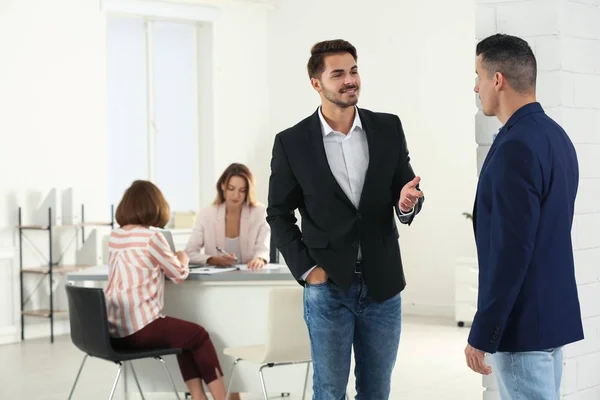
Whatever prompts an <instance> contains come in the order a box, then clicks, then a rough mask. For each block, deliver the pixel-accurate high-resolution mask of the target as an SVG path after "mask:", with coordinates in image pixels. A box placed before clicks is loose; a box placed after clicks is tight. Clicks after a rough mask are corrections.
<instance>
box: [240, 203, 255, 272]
mask: <svg viewBox="0 0 600 400" xmlns="http://www.w3.org/2000/svg"><path fill="white" fill-rule="evenodd" d="M249 220H250V207H248V205H247V204H244V207H243V208H242V215H241V217H240V252H241V253H242V260H245V259H248V260H249V259H250V258H251V256H252V251H251V249H249V248H248V246H249V245H250V243H249V242H248V241H249V238H250V235H249V233H250V232H249V230H250V224H249V222H250V221H249ZM242 260H238V262H239V263H241V262H242Z"/></svg>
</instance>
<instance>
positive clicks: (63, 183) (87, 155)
mask: <svg viewBox="0 0 600 400" xmlns="http://www.w3.org/2000/svg"><path fill="white" fill-rule="evenodd" d="M173 3H176V2H173ZM179 3H188V4H208V5H216V6H218V7H219V9H220V12H219V16H218V19H217V21H215V22H214V24H213V25H212V27H211V26H207V27H205V28H202V30H201V38H200V42H201V43H205V44H206V43H209V42H210V41H211V40H213V39H214V43H213V48H212V49H211V52H210V53H208V54H207V53H206V52H201V55H202V57H206V58H207V59H210V60H211V62H212V63H213V64H212V67H203V70H202V75H203V76H208V77H214V80H211V81H209V82H206V83H205V84H206V85H211V86H213V93H216V92H218V94H215V95H214V97H212V98H203V99H201V107H204V108H210V109H211V118H210V121H208V122H207V121H200V124H201V129H203V130H204V132H207V135H206V137H204V138H203V140H202V145H204V146H205V147H204V148H203V149H202V151H201V153H202V157H201V159H200V164H201V166H202V168H203V171H204V172H203V173H202V177H203V179H204V180H205V181H209V184H208V188H209V189H208V190H206V191H204V192H202V193H201V199H202V200H204V201H205V202H208V201H211V200H212V199H213V198H214V190H213V186H214V184H213V182H214V181H215V180H216V178H217V176H218V175H219V174H220V173H221V171H222V170H223V169H224V168H225V167H226V166H227V165H228V164H229V163H231V162H234V161H240V162H244V163H247V164H248V165H249V166H250V167H251V168H252V169H253V170H254V171H256V173H257V176H258V179H259V198H260V199H261V200H262V201H264V202H266V180H267V179H268V165H269V160H268V157H269V154H268V153H269V151H270V150H268V151H267V154H264V151H265V150H264V146H265V143H264V141H263V140H262V139H263V138H264V136H265V135H267V136H270V134H269V129H268V118H269V117H268V97H267V94H268V93H267V81H266V13H267V8H266V7H265V6H264V5H262V4H260V3H256V4H255V3H254V2H235V1H228V2H211V1H181V2H179ZM100 4H101V2H99V1H98V0H55V1H52V2H48V1H40V0H38V1H35V0H21V1H12V2H8V3H6V2H3V3H2V6H0V49H2V50H3V53H2V59H3V60H4V61H3V62H1V63H0V88H1V90H0V110H2V112H1V114H2V118H0V135H1V136H0V137H1V139H2V146H0V168H1V169H0V170H2V171H3V174H2V178H0V179H1V180H0V204H2V210H1V211H0V248H3V247H7V248H12V247H14V246H15V245H16V244H17V242H16V240H17V239H16V230H15V226H16V223H17V217H16V211H17V206H18V205H17V204H21V205H23V206H27V207H28V210H29V209H33V208H34V207H35V206H37V205H39V203H40V201H41V200H42V199H43V197H45V196H46V195H47V194H48V191H49V190H50V189H51V188H53V187H58V188H67V187H71V186H72V187H74V188H75V189H76V190H77V193H78V196H79V197H80V198H81V199H82V201H84V202H85V203H86V219H87V220H90V219H91V218H94V219H97V220H105V219H106V218H108V215H107V207H108V181H107V180H108V164H107V163H108V153H107V133H106V37H105V36H106V35H105V33H106V32H105V22H106V21H105V15H104V13H103V12H102V9H101V6H100ZM163 4H164V2H163ZM7 60H8V62H7ZM202 61H204V60H202ZM201 112H204V110H202V111H201ZM213 129H214V130H213ZM268 141H270V139H269V140H268ZM269 146H270V144H269ZM26 222H31V218H29V215H28V214H26ZM37 222H38V223H39V222H41V221H37ZM43 240H44V237H40V238H39V240H38V243H39V245H40V246H44V247H41V249H42V250H43V249H45V244H44V243H45V242H44V241H43ZM34 241H35V240H34ZM17 268H18V265H17V264H16V263H13V266H12V269H9V268H8V267H6V268H5V267H3V268H2V269H0V280H2V279H7V280H8V279H10V280H11V282H12V285H13V286H12V289H13V290H14V291H17V292H18V279H15V276H17V275H15V271H16V270H17ZM41 292H42V293H43V290H42V291H41ZM18 309H19V305H18V301H16V299H15V300H13V301H9V300H7V299H6V298H5V297H3V298H2V299H1V300H0V336H1V335H2V334H3V332H5V333H6V332H11V337H13V339H14V337H15V332H17V333H18V331H17V330H16V329H17V327H18V325H19V321H18V318H19V317H18V313H16V311H18ZM35 322H36V321H33V322H30V323H28V324H27V327H29V326H30V325H31V324H34V325H35ZM39 322H40V324H37V325H38V327H37V328H36V327H33V328H29V329H27V328H26V333H29V332H32V333H35V332H39V333H40V334H47V333H48V328H47V321H39ZM38 328H39V329H38ZM16 336H18V335H16ZM27 336H30V335H29V334H28V335H27ZM0 340H4V341H6V340H7V338H0Z"/></svg>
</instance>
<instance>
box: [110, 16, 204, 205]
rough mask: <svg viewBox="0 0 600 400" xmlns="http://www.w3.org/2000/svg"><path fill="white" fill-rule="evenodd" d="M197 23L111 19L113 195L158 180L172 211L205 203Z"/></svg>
mask: <svg viewBox="0 0 600 400" xmlns="http://www.w3.org/2000/svg"><path fill="white" fill-rule="evenodd" d="M197 42H198V25H197V24H196V23H194V22H179V21H177V22H172V21H163V20H161V21H158V20H152V19H150V18H142V17H116V16H114V17H113V16H111V17H109V18H108V21H107V59H108V64H107V74H108V136H109V185H110V200H111V203H113V204H115V205H116V204H118V202H119V200H120V199H121V196H122V195H123V192H124V190H125V189H126V188H127V187H128V186H129V185H130V184H131V182H132V181H134V180H135V179H147V180H150V181H152V182H154V183H155V184H156V185H158V187H159V188H160V189H161V190H162V191H163V193H164V194H165V197H166V198H167V201H168V202H169V204H170V206H171V210H172V211H196V210H197V209H198V206H199V190H200V186H201V185H200V180H199V175H200V173H199V171H200V169H199V165H198V160H199V154H200V140H199V129H198V125H199V120H200V118H199V116H200V112H199V103H198V97H199V96H198V87H199V85H198V71H199V68H198V65H197V64H198V51H197V48H198V46H197Z"/></svg>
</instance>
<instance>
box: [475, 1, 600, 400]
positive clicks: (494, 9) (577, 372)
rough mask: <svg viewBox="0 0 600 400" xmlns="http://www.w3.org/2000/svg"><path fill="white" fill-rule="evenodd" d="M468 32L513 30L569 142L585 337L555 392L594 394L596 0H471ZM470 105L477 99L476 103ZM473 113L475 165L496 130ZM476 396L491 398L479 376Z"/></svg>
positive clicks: (598, 373)
mask: <svg viewBox="0 0 600 400" xmlns="http://www.w3.org/2000/svg"><path fill="white" fill-rule="evenodd" d="M476 3H477V10H476V17H477V27H476V36H477V39H478V40H480V39H482V38H484V37H486V36H488V35H491V34H493V33H496V32H502V33H509V34H513V35H517V36H520V37H522V38H524V39H525V40H527V41H528V42H529V43H530V45H531V46H532V48H533V50H534V52H535V54H536V57H537V60H538V68H539V72H538V77H539V78H538V100H539V101H540V102H541V103H542V106H543V107H544V108H545V109H546V111H547V113H548V114H549V115H550V116H552V117H553V118H555V119H556V120H557V122H559V123H560V124H561V125H562V126H563V128H565V130H566V131H567V133H568V134H569V136H570V137H571V139H572V140H573V142H574V143H575V146H576V149H577V154H578V157H579V168H580V182H579V193H578V197H577V202H576V207H575V213H576V216H575V221H574V223H573V232H572V236H573V242H574V246H575V255H574V256H575V267H576V277H577V284H578V288H579V300H580V302H581V311H582V316H583V319H584V321H583V326H584V331H585V340H583V341H581V342H579V343H575V344H572V345H569V346H567V347H566V348H565V353H564V355H565V360H564V372H563V381H562V399H563V400H599V399H600V0H477V1H476ZM478 107H480V106H479V105H478ZM497 126H498V125H495V123H494V122H493V121H492V120H491V119H488V118H486V117H483V116H482V115H481V113H478V114H477V115H476V116H475V127H476V140H477V143H478V144H479V146H478V149H477V160H478V168H481V163H482V162H483V158H484V157H485V154H487V151H488V149H489V145H490V141H491V137H492V135H493V134H494V133H496V132H497ZM483 386H484V388H485V391H484V392H483V399H485V400H495V399H497V398H498V397H497V389H496V385H495V382H494V380H493V377H492V378H490V377H484V379H483Z"/></svg>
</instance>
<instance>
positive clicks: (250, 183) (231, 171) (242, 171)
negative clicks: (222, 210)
mask: <svg viewBox="0 0 600 400" xmlns="http://www.w3.org/2000/svg"><path fill="white" fill-rule="evenodd" d="M234 176H239V177H240V178H242V179H243V180H245V181H246V186H247V189H246V204H247V205H249V206H250V207H254V206H255V205H257V204H258V202H257V201H256V189H255V184H254V175H252V172H251V171H250V168H248V167H246V166H245V165H244V164H239V163H233V164H231V165H229V166H228V167H227V168H225V171H223V173H222V174H221V177H220V178H219V180H218V181H217V197H216V198H215V201H213V204H215V205H219V204H223V203H224V202H225V193H223V187H222V186H223V185H227V184H228V183H229V180H230V179H231V178H232V177H234Z"/></svg>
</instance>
